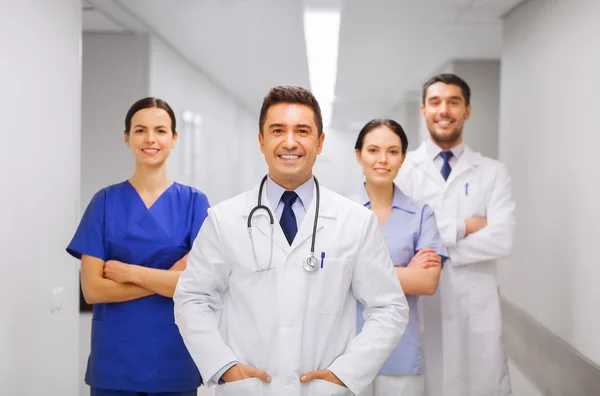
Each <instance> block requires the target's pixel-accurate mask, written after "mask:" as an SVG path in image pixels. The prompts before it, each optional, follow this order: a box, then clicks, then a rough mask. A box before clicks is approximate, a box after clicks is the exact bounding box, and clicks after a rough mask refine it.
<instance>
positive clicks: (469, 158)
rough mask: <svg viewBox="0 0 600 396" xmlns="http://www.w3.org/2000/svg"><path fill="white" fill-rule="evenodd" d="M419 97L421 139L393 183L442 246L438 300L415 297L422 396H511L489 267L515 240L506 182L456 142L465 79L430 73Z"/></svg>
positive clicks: (497, 167)
mask: <svg viewBox="0 0 600 396" xmlns="http://www.w3.org/2000/svg"><path fill="white" fill-rule="evenodd" d="M422 99H423V102H422V106H421V115H422V117H423V118H424V120H425V123H426V124H427V128H428V130H429V139H428V140H427V141H426V142H424V143H423V144H422V145H421V146H420V147H419V148H418V149H417V150H415V151H414V152H411V153H409V154H408V155H407V158H406V161H405V162H404V164H403V165H402V168H401V169H400V172H399V174H398V177H397V178H396V183H397V185H398V186H399V187H400V189H401V191H402V192H404V193H405V194H407V195H409V196H411V197H412V198H414V199H416V200H419V201H422V202H425V203H426V204H428V205H429V206H431V207H432V208H433V209H434V211H435V217H436V219H437V223H438V228H439V231H440V234H441V235H442V238H443V240H444V242H445V243H446V246H447V248H448V255H449V260H448V261H447V263H446V265H445V267H444V269H443V270H442V274H441V278H440V283H439V286H438V290H437V292H436V294H435V295H434V296H431V297H424V298H423V299H422V302H423V337H422V338H423V350H424V354H425V378H426V383H427V394H428V395H429V396H482V395H486V396H509V395H511V386H510V379H509V375H508V365H507V359H506V355H505V352H504V346H503V343H502V319H501V313H500V302H499V295H498V284H497V279H496V260H497V259H499V258H502V257H505V256H507V255H508V254H509V253H510V250H511V248H512V243H513V234H514V226H515V215H514V210H515V202H514V200H513V198H512V192H511V178H510V175H509V174H508V171H507V170H506V168H505V166H504V165H503V164H502V163H500V162H499V161H497V160H494V159H491V158H487V157H484V156H482V155H481V154H479V153H476V152H474V151H473V150H471V149H470V148H469V147H468V146H467V145H465V144H464V143H463V126H464V123H465V121H467V120H468V119H469V117H470V115H471V103H470V102H471V90H470V88H469V86H468V85H467V83H466V82H465V81H464V80H462V79H461V78H460V77H458V76H456V75H454V74H441V75H438V76H435V77H433V78H431V79H430V80H429V81H427V82H426V83H425V84H424V86H423V95H422ZM475 133H476V132H475Z"/></svg>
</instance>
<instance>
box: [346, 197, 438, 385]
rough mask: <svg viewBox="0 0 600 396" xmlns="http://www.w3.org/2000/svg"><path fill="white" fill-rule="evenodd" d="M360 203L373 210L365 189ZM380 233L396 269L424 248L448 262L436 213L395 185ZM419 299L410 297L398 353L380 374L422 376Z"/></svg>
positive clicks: (359, 326) (360, 320)
mask: <svg viewBox="0 0 600 396" xmlns="http://www.w3.org/2000/svg"><path fill="white" fill-rule="evenodd" d="M356 199H359V200H360V201H359V203H360V204H362V205H364V206H366V207H368V208H370V207H371V200H370V199H369V195H368V194H367V190H366V189H365V187H364V186H363V188H362V190H361V192H360V195H359V196H358V197H357V198H356ZM380 230H381V232H382V233H383V236H384V238H385V244H386V246H387V248H388V250H389V252H390V256H391V257H392V263H394V266H396V267H406V266H407V265H408V263H410V260H411V259H412V258H413V257H414V256H415V254H416V253H417V252H418V251H419V250H420V249H423V248H431V249H435V250H436V252H437V254H439V255H440V256H442V264H443V263H444V262H445V261H446V259H447V258H448V251H447V250H446V246H445V245H444V241H443V240H442V237H441V236H440V234H439V232H438V228H437V223H436V221H435V215H434V212H433V209H431V208H430V207H429V206H428V205H426V204H424V203H421V202H418V201H415V200H414V199H412V198H409V197H408V196H406V195H404V194H403V193H402V192H401V191H400V189H399V188H398V187H397V186H396V185H394V200H393V202H392V214H391V216H390V217H389V219H388V220H387V221H386V222H385V223H384V224H382V225H380ZM418 299H419V296H417V295H407V296H406V300H407V302H408V307H409V317H408V326H407V327H406V330H405V332H404V335H403V336H402V339H401V340H400V343H399V344H398V346H397V347H396V349H395V350H394V351H393V352H392V354H391V356H390V357H389V359H388V360H387V361H386V362H385V364H384V365H383V368H382V369H381V371H380V372H379V374H383V375H414V374H421V373H423V368H424V366H423V351H422V349H421V341H420V337H419V317H418V314H417V301H418ZM363 313H364V306H363V305H362V304H360V302H359V303H358V314H357V322H358V323H357V333H359V332H360V331H361V330H362V327H363V325H364V323H365V319H364V315H363Z"/></svg>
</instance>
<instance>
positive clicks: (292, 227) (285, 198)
mask: <svg viewBox="0 0 600 396" xmlns="http://www.w3.org/2000/svg"><path fill="white" fill-rule="evenodd" d="M296 198H298V194H296V193H295V192H294V191H286V192H284V193H283V195H282V196H281V202H283V212H282V213H281V219H280V220H279V224H280V225H281V229H282V230H283V233H284V234H285V237H286V239H287V241H288V243H289V244H290V245H291V244H292V242H293V241H294V237H295V236H296V233H297V232H298V224H296V215H295V214H294V211H293V210H292V205H293V204H294V202H296Z"/></svg>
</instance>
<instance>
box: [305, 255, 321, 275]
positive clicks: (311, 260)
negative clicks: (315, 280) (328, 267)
mask: <svg viewBox="0 0 600 396" xmlns="http://www.w3.org/2000/svg"><path fill="white" fill-rule="evenodd" d="M304 269H305V270H306V271H308V272H314V271H316V270H318V269H319V262H318V261H317V258H316V257H315V256H314V255H313V254H309V255H308V256H306V258H305V259H304Z"/></svg>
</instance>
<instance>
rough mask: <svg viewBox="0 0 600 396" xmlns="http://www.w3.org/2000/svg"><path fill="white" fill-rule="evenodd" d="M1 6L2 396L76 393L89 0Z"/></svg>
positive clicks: (68, 395) (6, 0)
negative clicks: (77, 252)
mask: <svg viewBox="0 0 600 396" xmlns="http://www.w3.org/2000/svg"><path fill="white" fill-rule="evenodd" d="M8 3H10V5H9V4H8ZM0 9H2V12H0V48H1V49H2V62H1V63H0V87H1V88H0V93H1V94H0V109H2V110H0V112H1V114H2V129H3V143H4V144H3V147H4V150H3V155H2V156H0V164H1V166H2V175H1V176H0V180H1V185H2V190H1V191H2V193H1V194H0V252H1V256H0V261H1V264H2V275H0V279H1V280H2V281H1V287H0V300H1V301H2V303H0V317H1V321H0V395H65V396H74V395H76V394H77V393H76V392H77V382H78V374H77V373H78V369H77V368H78V359H77V354H78V347H77V340H78V337H79V334H78V326H77V321H78V311H77V309H78V308H77V305H78V288H79V283H78V275H77V269H76V266H75V263H74V260H71V259H70V258H69V257H68V256H67V255H66V254H65V250H64V247H65V245H66V243H68V240H69V238H70V236H71V234H72V232H73V230H74V229H75V227H76V226H77V224H78V222H79V216H80V212H79V199H80V189H79V185H80V165H79V164H80V161H79V159H80V132H79V131H80V119H81V48H80V38H81V2H80V1H79V0H55V1H52V2H49V1H46V0H28V1H10V0H1V1H0Z"/></svg>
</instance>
